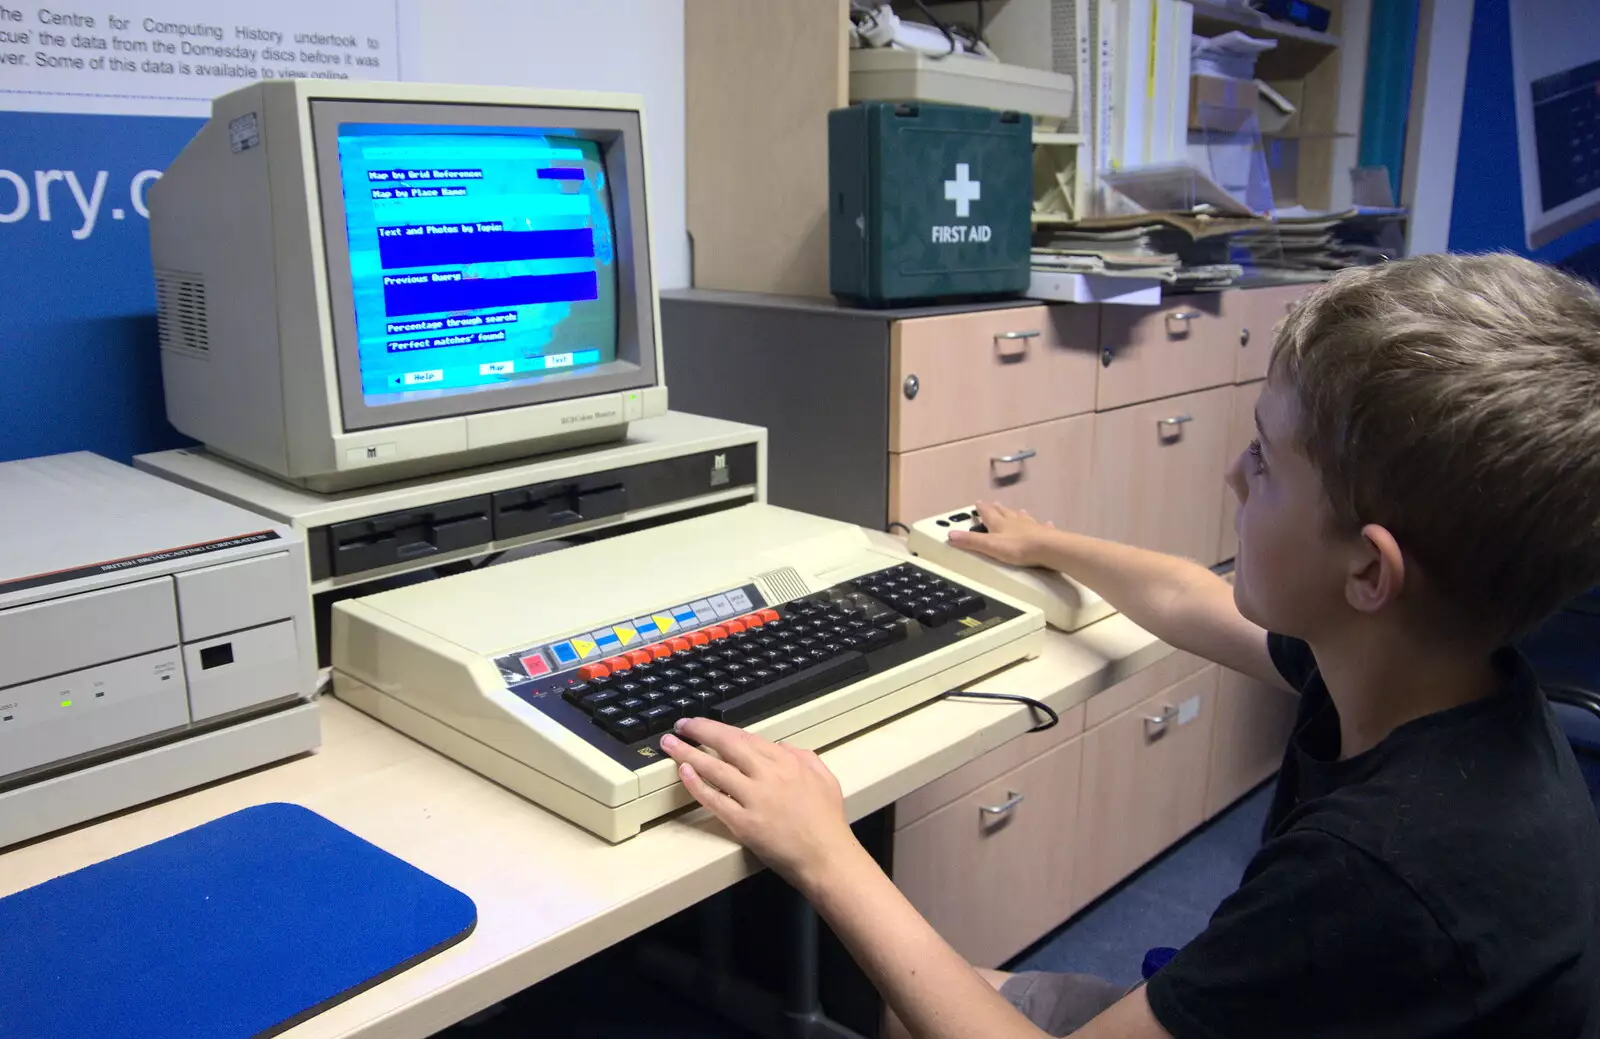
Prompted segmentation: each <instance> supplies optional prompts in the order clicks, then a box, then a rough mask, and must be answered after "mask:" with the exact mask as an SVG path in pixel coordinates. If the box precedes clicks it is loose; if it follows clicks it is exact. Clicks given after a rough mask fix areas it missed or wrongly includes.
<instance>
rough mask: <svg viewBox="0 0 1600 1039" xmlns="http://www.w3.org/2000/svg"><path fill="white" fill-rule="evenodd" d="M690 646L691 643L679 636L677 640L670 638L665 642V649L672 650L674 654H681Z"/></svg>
mask: <svg viewBox="0 0 1600 1039" xmlns="http://www.w3.org/2000/svg"><path fill="white" fill-rule="evenodd" d="M692 645H693V643H692V642H690V641H689V640H688V639H686V638H684V637H683V636H682V635H679V636H678V637H677V638H671V639H668V640H667V648H668V649H670V650H672V652H674V653H682V652H684V651H685V650H687V649H688V648H689V647H690V646H692Z"/></svg>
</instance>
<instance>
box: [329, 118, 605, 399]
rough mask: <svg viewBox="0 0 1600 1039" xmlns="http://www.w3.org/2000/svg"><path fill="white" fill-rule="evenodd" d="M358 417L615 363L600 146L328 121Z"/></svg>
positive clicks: (567, 139) (553, 133)
mask: <svg viewBox="0 0 1600 1039" xmlns="http://www.w3.org/2000/svg"><path fill="white" fill-rule="evenodd" d="M339 173H340V180H341V183H342V186H343V190H344V209H345V223H346V233H347V234H348V236H349V251H350V278H351V283H352V286H353V288H354V295H355V311H356V334H357V338H358V340H359V354H360V360H361V393H362V398H363V400H364V401H365V403H366V404H367V406H368V407H378V406H382V405H385V404H394V403H400V402H403V401H412V400H421V399H427V398H432V397H439V396H446V395H452V394H460V393H470V392H472V391H475V390H481V389H488V388H495V387H503V386H507V385H527V384H529V383H530V382H538V381H541V380H544V379H549V378H552V377H559V376H562V375H566V374H568V373H572V372H574V371H581V370H582V369H585V368H593V367H595V366H596V365H601V364H606V363H609V362H611V361H614V360H616V356H617V305H616V301H617V284H616V280H617V279H616V243H615V235H614V227H613V223H612V217H611V199H610V188H609V185H608V184H607V181H606V173H605V164H604V158H603V155H602V153H601V147H600V145H599V144H598V143H597V142H595V141H591V140H586V139H584V138H581V137H578V136H575V135H574V134H573V133H572V132H571V131H567V130H540V129H520V128H493V129H486V128H483V127H463V126H399V125H395V124H364V123H342V124H340V126H339Z"/></svg>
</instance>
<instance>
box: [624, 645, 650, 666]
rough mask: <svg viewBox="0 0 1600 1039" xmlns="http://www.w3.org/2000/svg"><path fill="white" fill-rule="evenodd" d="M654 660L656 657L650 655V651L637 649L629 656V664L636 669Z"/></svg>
mask: <svg viewBox="0 0 1600 1039" xmlns="http://www.w3.org/2000/svg"><path fill="white" fill-rule="evenodd" d="M654 659H655V657H653V656H651V655H650V651H649V650H648V649H636V650H634V651H633V652H632V653H629V654H628V662H629V663H631V664H633V666H634V667H638V666H639V665H640V664H648V663H650V661H652V660H654Z"/></svg>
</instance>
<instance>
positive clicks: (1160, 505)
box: [1089, 386, 1234, 564]
mask: <svg viewBox="0 0 1600 1039" xmlns="http://www.w3.org/2000/svg"><path fill="white" fill-rule="evenodd" d="M1233 393H1234V391H1233V387H1231V386H1224V387H1219V388H1217V389H1214V390H1206V391H1204V392H1201V393H1189V394H1184V395H1182V396H1179V397H1170V398H1167V399H1164V400H1158V401H1152V402H1150V403H1148V404H1136V405H1133V406H1132V407H1127V408H1118V409H1117V410H1116V411H1105V412H1099V413H1097V414H1096V415H1095V417H1094V418H1095V433H1094V474H1093V478H1092V480H1093V482H1092V484H1091V492H1090V493H1091V498H1092V504H1091V515H1090V521H1089V532H1090V533H1092V534H1094V535H1095V536H1097V537H1102V538H1109V539H1111V540H1113V541H1123V542H1126V543H1128V544H1132V545H1139V546H1141V547H1143V548H1152V549H1156V550H1157V551H1161V552H1170V553H1173V554H1174V555H1180V556H1187V557H1188V558H1190V559H1194V560H1198V561H1199V562H1202V563H1206V564H1210V563H1214V562H1217V561H1218V559H1217V555H1216V553H1217V547H1218V538H1219V537H1220V536H1221V535H1220V530H1221V520H1222V494H1223V491H1224V489H1225V488H1224V485H1223V481H1222V477H1223V470H1224V467H1225V462H1226V459H1227V447H1228V435H1229V433H1228V430H1229V421H1230V417H1231V407H1232V399H1233Z"/></svg>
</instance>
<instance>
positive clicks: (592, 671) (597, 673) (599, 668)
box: [578, 664, 611, 682]
mask: <svg viewBox="0 0 1600 1039" xmlns="http://www.w3.org/2000/svg"><path fill="white" fill-rule="evenodd" d="M578 677H579V678H581V679H583V680H584V681H585V682H593V681H594V680H595V679H597V678H610V677H611V669H610V668H609V667H606V666H605V665H604V664H585V665H583V666H582V667H580V668H578Z"/></svg>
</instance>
